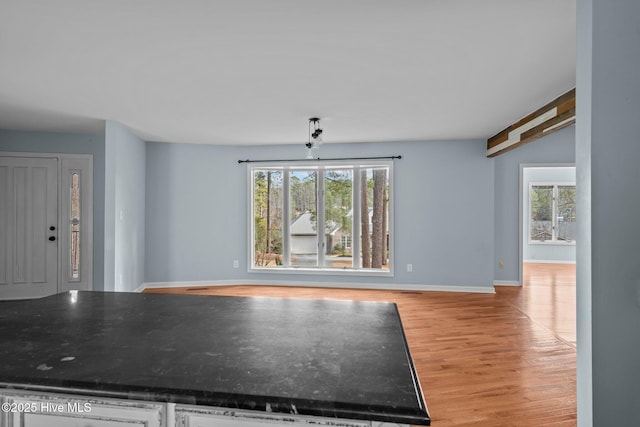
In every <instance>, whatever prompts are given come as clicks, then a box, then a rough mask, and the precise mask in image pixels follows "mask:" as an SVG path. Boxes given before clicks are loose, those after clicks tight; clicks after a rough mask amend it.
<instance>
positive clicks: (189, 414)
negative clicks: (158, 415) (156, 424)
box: [175, 405, 371, 427]
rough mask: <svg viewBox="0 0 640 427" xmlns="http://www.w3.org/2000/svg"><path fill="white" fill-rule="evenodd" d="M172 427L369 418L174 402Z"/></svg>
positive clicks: (364, 425)
mask: <svg viewBox="0 0 640 427" xmlns="http://www.w3.org/2000/svg"><path fill="white" fill-rule="evenodd" d="M175 415H176V427H276V426H280V427H281V426H285V427H286V426H290V427H296V426H300V427H301V426H307V427H308V426H310V425H319V426H324V427H332V426H336V427H337V426H339V427H371V422H369V421H359V420H345V419H338V418H326V417H325V418H323V417H309V416H303V415H292V414H279V413H276V412H262V411H245V410H240V411H237V410H234V409H227V408H211V407H209V408H207V407H205V406H188V405H176V408H175Z"/></svg>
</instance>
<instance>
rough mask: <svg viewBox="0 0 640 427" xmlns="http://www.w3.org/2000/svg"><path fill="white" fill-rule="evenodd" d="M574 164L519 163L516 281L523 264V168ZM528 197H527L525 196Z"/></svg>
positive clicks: (569, 164)
mask: <svg viewBox="0 0 640 427" xmlns="http://www.w3.org/2000/svg"><path fill="white" fill-rule="evenodd" d="M571 167H576V164H575V163H520V175H519V177H518V281H519V283H520V286H522V285H524V283H523V273H522V264H523V263H524V239H523V237H522V236H523V235H524V221H523V220H522V218H523V217H524V196H525V195H524V188H523V186H524V170H525V168H571ZM527 197H528V195H527Z"/></svg>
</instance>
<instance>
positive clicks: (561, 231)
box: [556, 185, 576, 241]
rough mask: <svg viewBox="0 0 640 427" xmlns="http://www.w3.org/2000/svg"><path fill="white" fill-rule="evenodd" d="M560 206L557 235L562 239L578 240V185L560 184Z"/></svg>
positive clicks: (557, 217) (558, 208) (558, 207)
mask: <svg viewBox="0 0 640 427" xmlns="http://www.w3.org/2000/svg"><path fill="white" fill-rule="evenodd" d="M557 202H558V206H557V212H556V220H557V231H556V237H557V239H558V240H562V241H574V240H576V187H575V186H573V185H566V186H565V185H560V186H558V201H557Z"/></svg>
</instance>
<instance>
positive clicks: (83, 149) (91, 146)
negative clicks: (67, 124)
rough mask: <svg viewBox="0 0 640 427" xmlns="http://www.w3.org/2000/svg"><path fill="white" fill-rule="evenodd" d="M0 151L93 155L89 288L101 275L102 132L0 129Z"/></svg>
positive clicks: (97, 284)
mask: <svg viewBox="0 0 640 427" xmlns="http://www.w3.org/2000/svg"><path fill="white" fill-rule="evenodd" d="M0 151H16V152H30V153H63V154H92V155H93V289H95V290H102V289H103V287H102V286H103V277H104V185H105V181H104V176H105V175H104V135H101V134H100V135H89V134H76V133H56V132H24V131H13V130H0Z"/></svg>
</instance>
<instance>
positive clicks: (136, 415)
mask: <svg viewBox="0 0 640 427" xmlns="http://www.w3.org/2000/svg"><path fill="white" fill-rule="evenodd" d="M0 397H1V398H2V399H1V400H2V412H0V426H1V427H167V426H166V423H165V405H164V404H162V403H153V402H140V401H135V400H117V399H109V400H106V399H100V398H90V397H82V396H72V395H62V394H48V393H47V394H44V393H27V392H14V391H10V390H0Z"/></svg>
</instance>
